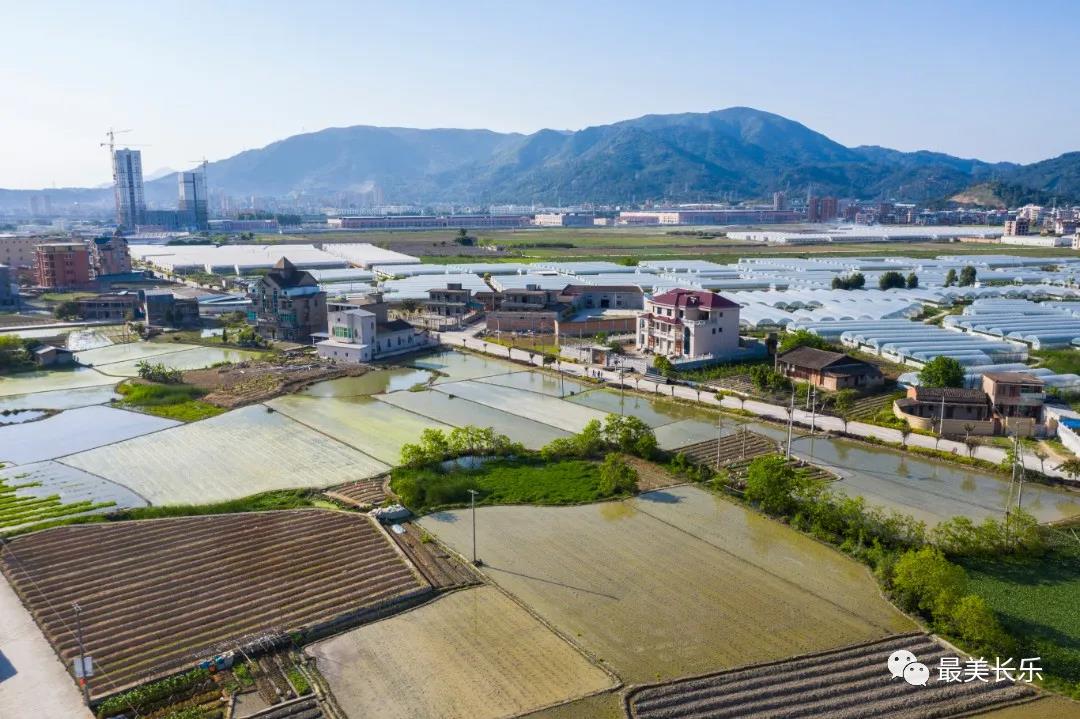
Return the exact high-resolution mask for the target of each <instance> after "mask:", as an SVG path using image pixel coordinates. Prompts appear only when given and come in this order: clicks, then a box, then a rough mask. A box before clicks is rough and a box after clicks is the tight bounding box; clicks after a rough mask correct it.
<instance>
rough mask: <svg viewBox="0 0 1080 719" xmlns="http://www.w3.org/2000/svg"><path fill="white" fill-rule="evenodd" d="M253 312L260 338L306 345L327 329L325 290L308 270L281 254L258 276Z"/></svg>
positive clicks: (253, 299)
mask: <svg viewBox="0 0 1080 719" xmlns="http://www.w3.org/2000/svg"><path fill="white" fill-rule="evenodd" d="M253 294H254V297H253V298H252V313H251V314H253V315H254V318H253V319H254V320H255V321H256V326H257V328H258V332H259V334H260V335H262V336H263V337H266V338H269V339H276V340H286V341H289V342H299V343H302V344H307V343H310V342H311V338H312V336H313V335H315V334H316V333H319V332H325V329H326V293H325V292H323V291H322V289H320V287H319V283H318V282H317V281H316V280H315V278H314V277H312V276H311V274H310V273H308V272H305V271H303V270H298V269H297V268H296V266H295V265H294V264H293V263H291V262H289V260H288V259H286V258H284V257H282V258H281V259H280V260H278V262H277V264H275V265H274V269H272V270H270V271H269V272H267V273H266V274H265V275H263V276H262V277H261V278H259V282H258V284H256V285H255V289H254V293H253Z"/></svg>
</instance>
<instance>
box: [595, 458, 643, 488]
mask: <svg viewBox="0 0 1080 719" xmlns="http://www.w3.org/2000/svg"><path fill="white" fill-rule="evenodd" d="M637 480H638V473H637V470H636V469H634V468H633V467H631V466H630V465H629V464H628V463H627V462H626V460H625V459H623V458H622V457H621V456H619V455H618V454H617V453H615V452H609V453H608V454H607V455H606V456H605V457H604V461H603V462H602V463H601V464H600V483H599V486H598V488H599V490H600V493H601V494H602V495H604V496H605V497H611V496H613V495H616V494H630V493H631V492H633V491H634V490H635V489H637Z"/></svg>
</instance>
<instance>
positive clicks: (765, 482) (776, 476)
mask: <svg viewBox="0 0 1080 719" xmlns="http://www.w3.org/2000/svg"><path fill="white" fill-rule="evenodd" d="M801 489H802V482H801V481H800V479H799V476H798V475H797V474H795V470H794V469H792V468H791V465H790V464H788V462H787V460H786V459H784V458H783V457H781V456H779V455H775V454H774V455H767V456H764V457H758V458H757V459H755V460H754V461H752V462H751V463H750V466H749V467H748V468H747V471H746V498H747V499H748V500H749V501H751V502H753V503H754V504H757V505H758V506H759V507H761V509H762V511H764V512H767V513H769V514H787V513H789V512H790V511H791V510H792V509H793V508H794V507H795V503H796V495H797V494H798V493H799V492H800V491H801Z"/></svg>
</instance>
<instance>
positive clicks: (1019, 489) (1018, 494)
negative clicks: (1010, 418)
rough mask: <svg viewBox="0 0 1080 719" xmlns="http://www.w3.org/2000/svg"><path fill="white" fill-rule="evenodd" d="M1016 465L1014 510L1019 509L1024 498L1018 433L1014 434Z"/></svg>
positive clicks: (1020, 444) (1022, 467)
mask: <svg viewBox="0 0 1080 719" xmlns="http://www.w3.org/2000/svg"><path fill="white" fill-rule="evenodd" d="M1016 464H1017V470H1018V472H1019V474H1018V482H1017V485H1016V508H1017V509H1020V502H1021V500H1023V498H1024V443H1023V442H1021V441H1020V433H1019V432H1017V434H1016Z"/></svg>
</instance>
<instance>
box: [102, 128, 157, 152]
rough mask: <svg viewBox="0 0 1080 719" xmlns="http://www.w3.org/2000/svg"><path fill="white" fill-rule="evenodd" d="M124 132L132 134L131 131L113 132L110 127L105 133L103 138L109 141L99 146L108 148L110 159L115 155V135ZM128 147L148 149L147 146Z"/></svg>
mask: <svg viewBox="0 0 1080 719" xmlns="http://www.w3.org/2000/svg"><path fill="white" fill-rule="evenodd" d="M125 132H132V131H131V130H115V129H113V128H111V127H110V128H109V130H108V132H106V133H105V137H107V138H109V141H108V142H102V143H99V146H100V147H107V148H109V156H110V157H112V156H113V155H115V154H116V136H117V135H122V134H123V133H125ZM128 147H148V146H147V145H128Z"/></svg>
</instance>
